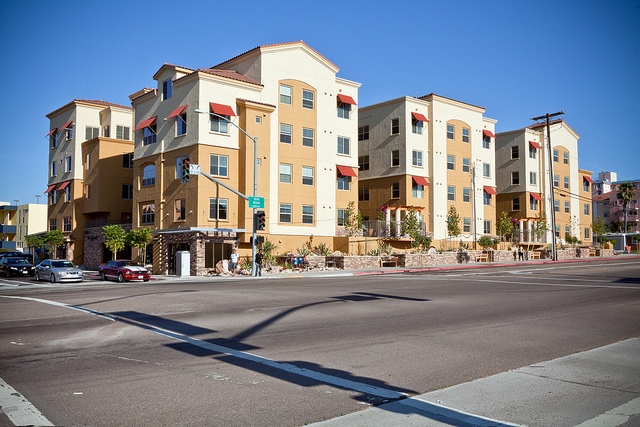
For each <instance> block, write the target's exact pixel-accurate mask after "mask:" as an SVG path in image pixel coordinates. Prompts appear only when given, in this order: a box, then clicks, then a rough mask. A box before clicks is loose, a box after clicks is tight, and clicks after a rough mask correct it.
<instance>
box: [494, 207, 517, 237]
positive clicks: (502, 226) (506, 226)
mask: <svg viewBox="0 0 640 427" xmlns="http://www.w3.org/2000/svg"><path fill="white" fill-rule="evenodd" d="M512 231H513V224H511V218H509V215H508V214H507V212H506V211H502V212H501V213H500V218H499V219H498V223H497V224H496V232H497V233H498V236H500V237H502V239H503V240H504V239H505V237H506V236H507V234H509V233H511V232H512Z"/></svg>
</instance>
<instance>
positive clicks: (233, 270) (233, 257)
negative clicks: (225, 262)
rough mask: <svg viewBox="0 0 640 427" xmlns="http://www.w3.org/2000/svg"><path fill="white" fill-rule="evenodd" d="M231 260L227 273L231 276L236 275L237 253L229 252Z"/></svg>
mask: <svg viewBox="0 0 640 427" xmlns="http://www.w3.org/2000/svg"><path fill="white" fill-rule="evenodd" d="M230 258H231V260H230V262H229V271H230V272H231V275H232V276H235V275H236V268H238V251H236V250H235V249H234V250H233V251H231V257H230Z"/></svg>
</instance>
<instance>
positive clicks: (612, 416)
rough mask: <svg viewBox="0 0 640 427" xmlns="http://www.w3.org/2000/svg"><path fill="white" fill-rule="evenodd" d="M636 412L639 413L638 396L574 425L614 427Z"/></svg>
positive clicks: (627, 419) (582, 426)
mask: <svg viewBox="0 0 640 427" xmlns="http://www.w3.org/2000/svg"><path fill="white" fill-rule="evenodd" d="M638 414H640V397H638V398H636V399H633V400H631V401H629V402H627V403H625V404H623V405H620V406H618V407H617V408H613V409H611V410H609V411H607V412H605V413H604V414H601V415H598V416H597V417H595V418H593V419H590V420H587V421H585V422H583V423H582V424H579V425H577V426H576V427H616V426H620V425H622V424H625V423H627V422H628V421H629V418H631V417H632V416H635V415H638Z"/></svg>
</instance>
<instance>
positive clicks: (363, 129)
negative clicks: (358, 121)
mask: <svg viewBox="0 0 640 427" xmlns="http://www.w3.org/2000/svg"><path fill="white" fill-rule="evenodd" d="M367 139H369V125H365V126H360V127H359V128H358V141H366V140H367Z"/></svg>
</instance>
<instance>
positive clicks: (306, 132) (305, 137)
mask: <svg viewBox="0 0 640 427" xmlns="http://www.w3.org/2000/svg"><path fill="white" fill-rule="evenodd" d="M314 133H315V132H314V130H313V129H308V128H302V146H303V147H313V145H314V138H315V135H314Z"/></svg>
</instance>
